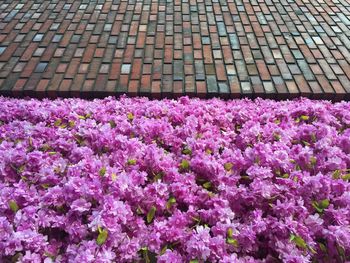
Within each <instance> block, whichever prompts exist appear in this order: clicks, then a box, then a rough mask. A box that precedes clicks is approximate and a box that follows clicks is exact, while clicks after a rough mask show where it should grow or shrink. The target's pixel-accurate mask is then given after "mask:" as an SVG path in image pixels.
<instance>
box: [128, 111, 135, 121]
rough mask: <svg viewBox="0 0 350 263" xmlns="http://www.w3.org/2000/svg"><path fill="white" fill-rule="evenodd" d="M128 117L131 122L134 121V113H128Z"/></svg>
mask: <svg viewBox="0 0 350 263" xmlns="http://www.w3.org/2000/svg"><path fill="white" fill-rule="evenodd" d="M127 117H128V120H129V121H132V120H133V119H134V114H132V112H128V114H127Z"/></svg>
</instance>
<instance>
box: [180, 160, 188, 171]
mask: <svg viewBox="0 0 350 263" xmlns="http://www.w3.org/2000/svg"><path fill="white" fill-rule="evenodd" d="M180 168H181V169H182V170H188V169H189V168H190V163H189V162H188V161H187V160H185V159H183V160H182V161H181V163H180Z"/></svg>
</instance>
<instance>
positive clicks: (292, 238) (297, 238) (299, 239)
mask: <svg viewBox="0 0 350 263" xmlns="http://www.w3.org/2000/svg"><path fill="white" fill-rule="evenodd" d="M289 240H290V241H292V242H294V243H295V245H296V246H297V247H299V248H302V249H306V248H307V247H308V246H307V244H306V242H305V240H304V239H303V238H302V237H300V236H298V235H293V234H291V235H290V239H289Z"/></svg>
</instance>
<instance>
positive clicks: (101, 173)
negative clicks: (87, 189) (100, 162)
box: [98, 166, 106, 176]
mask: <svg viewBox="0 0 350 263" xmlns="http://www.w3.org/2000/svg"><path fill="white" fill-rule="evenodd" d="M98 173H99V174H100V176H104V175H105V174H106V167H104V166H103V167H102V168H101V169H100V171H99V172H98Z"/></svg>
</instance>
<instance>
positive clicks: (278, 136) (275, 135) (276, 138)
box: [273, 133, 281, 141]
mask: <svg viewBox="0 0 350 263" xmlns="http://www.w3.org/2000/svg"><path fill="white" fill-rule="evenodd" d="M273 138H274V139H275V141H279V140H281V135H279V134H278V133H274V134H273Z"/></svg>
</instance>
